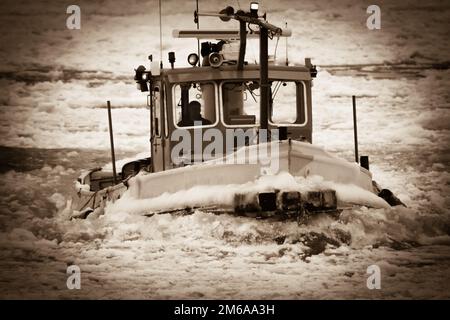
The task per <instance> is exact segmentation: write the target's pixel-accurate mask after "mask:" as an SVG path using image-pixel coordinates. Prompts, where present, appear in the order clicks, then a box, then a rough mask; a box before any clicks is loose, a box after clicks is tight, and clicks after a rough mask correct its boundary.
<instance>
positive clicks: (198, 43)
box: [196, 0, 201, 67]
mask: <svg viewBox="0 0 450 320" xmlns="http://www.w3.org/2000/svg"><path fill="white" fill-rule="evenodd" d="M196 10H197V11H196V12H197V14H198V0H196ZM196 17H197V22H196V23H197V30H199V29H200V20H199V18H198V15H197V16H196ZM197 53H198V56H199V57H201V55H200V39H199V38H197ZM200 61H201V59H198V66H199V67H201V64H200V63H201V62H200Z"/></svg>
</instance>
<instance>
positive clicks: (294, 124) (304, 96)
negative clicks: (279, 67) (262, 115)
mask: <svg viewBox="0 0 450 320" xmlns="http://www.w3.org/2000/svg"><path fill="white" fill-rule="evenodd" d="M269 81H285V82H295V85H296V86H298V85H300V83H301V84H302V86H303V106H304V108H303V110H304V112H305V121H303V123H276V122H272V115H271V114H269V116H268V122H269V124H270V125H272V126H276V127H297V128H298V127H305V126H306V125H307V124H308V107H307V106H308V99H307V96H306V83H305V81H303V80H300V81H296V80H279V79H269ZM295 100H296V103H297V105H296V107H297V108H298V104H299V102H300V101H299V97H298V96H296V99H295ZM272 108H273V106H272ZM298 116H299V114H297V119H298Z"/></svg>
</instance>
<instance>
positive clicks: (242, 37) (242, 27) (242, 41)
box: [237, 20, 247, 71]
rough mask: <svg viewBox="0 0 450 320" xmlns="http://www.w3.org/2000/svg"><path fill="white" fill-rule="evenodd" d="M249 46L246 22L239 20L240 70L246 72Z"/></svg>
mask: <svg viewBox="0 0 450 320" xmlns="http://www.w3.org/2000/svg"><path fill="white" fill-rule="evenodd" d="M246 46H247V25H246V23H245V21H242V20H239V60H238V66H237V67H238V68H237V69H238V70H239V71H242V70H244V60H245V49H246Z"/></svg>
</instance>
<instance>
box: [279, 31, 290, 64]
mask: <svg viewBox="0 0 450 320" xmlns="http://www.w3.org/2000/svg"><path fill="white" fill-rule="evenodd" d="M285 26H286V30H287V22H286V25H285ZM277 43H278V41H277ZM288 65H289V58H288V38H287V37H286V66H288Z"/></svg>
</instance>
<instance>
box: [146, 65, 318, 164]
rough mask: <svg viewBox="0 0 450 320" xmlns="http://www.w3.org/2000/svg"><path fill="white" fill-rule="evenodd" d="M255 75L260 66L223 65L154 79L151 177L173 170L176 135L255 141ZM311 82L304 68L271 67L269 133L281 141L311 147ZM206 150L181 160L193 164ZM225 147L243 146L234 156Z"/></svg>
mask: <svg viewBox="0 0 450 320" xmlns="http://www.w3.org/2000/svg"><path fill="white" fill-rule="evenodd" d="M259 73H260V70H259V65H246V66H245V67H244V70H243V71H239V70H236V67H235V66H232V65H223V66H221V67H220V68H214V67H211V66H203V67H191V68H177V69H162V70H161V71H160V74H159V75H158V76H154V77H152V78H153V79H152V83H151V85H150V88H149V90H150V92H149V100H148V103H149V106H150V110H151V112H150V115H151V116H150V118H151V142H152V143H151V145H152V159H153V161H152V162H153V171H162V170H167V169H170V168H173V167H176V166H177V164H175V163H173V161H172V160H173V159H171V158H172V157H171V154H172V151H173V150H172V149H173V147H174V146H175V145H176V144H177V143H178V139H176V137H175V136H176V135H177V134H175V133H176V132H177V130H183V131H186V132H188V133H189V135H190V137H192V139H194V136H195V132H198V131H200V132H201V134H202V133H203V132H204V131H206V130H208V129H216V130H219V131H220V132H221V133H222V134H223V136H226V131H227V130H228V131H236V130H245V131H251V132H253V134H254V136H257V135H258V131H259V129H260V127H261V126H260V113H259V106H260V101H259V100H260V95H261V94H260V78H259ZM311 80H312V78H311V73H310V68H308V67H306V66H278V65H270V66H269V69H268V82H269V92H270V95H269V114H268V115H269V117H268V120H269V121H268V129H269V130H272V129H278V134H279V139H294V140H300V141H308V142H311V136H312V121H311V120H312V112H311ZM193 101H197V102H198V103H199V104H200V112H199V114H198V112H197V114H193V113H192V110H190V106H191V105H192V102H193ZM196 120H197V121H196ZM223 143H224V144H225V141H224V142H223ZM245 143H246V144H248V141H246V142H245ZM191 145H194V143H192V144H191ZM206 145H207V141H206V142H205V141H203V142H202V148H201V150H191V155H190V156H189V155H186V154H184V155H180V156H182V157H185V158H186V159H185V163H186V164H187V163H189V162H192V159H194V157H195V156H196V154H195V153H198V152H199V151H200V152H203V148H205V147H206ZM223 147H224V150H228V151H235V150H236V149H237V148H239V147H241V145H239V144H238V143H236V144H234V145H233V150H229V149H228V148H226V146H225V145H224V146H223Z"/></svg>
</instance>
